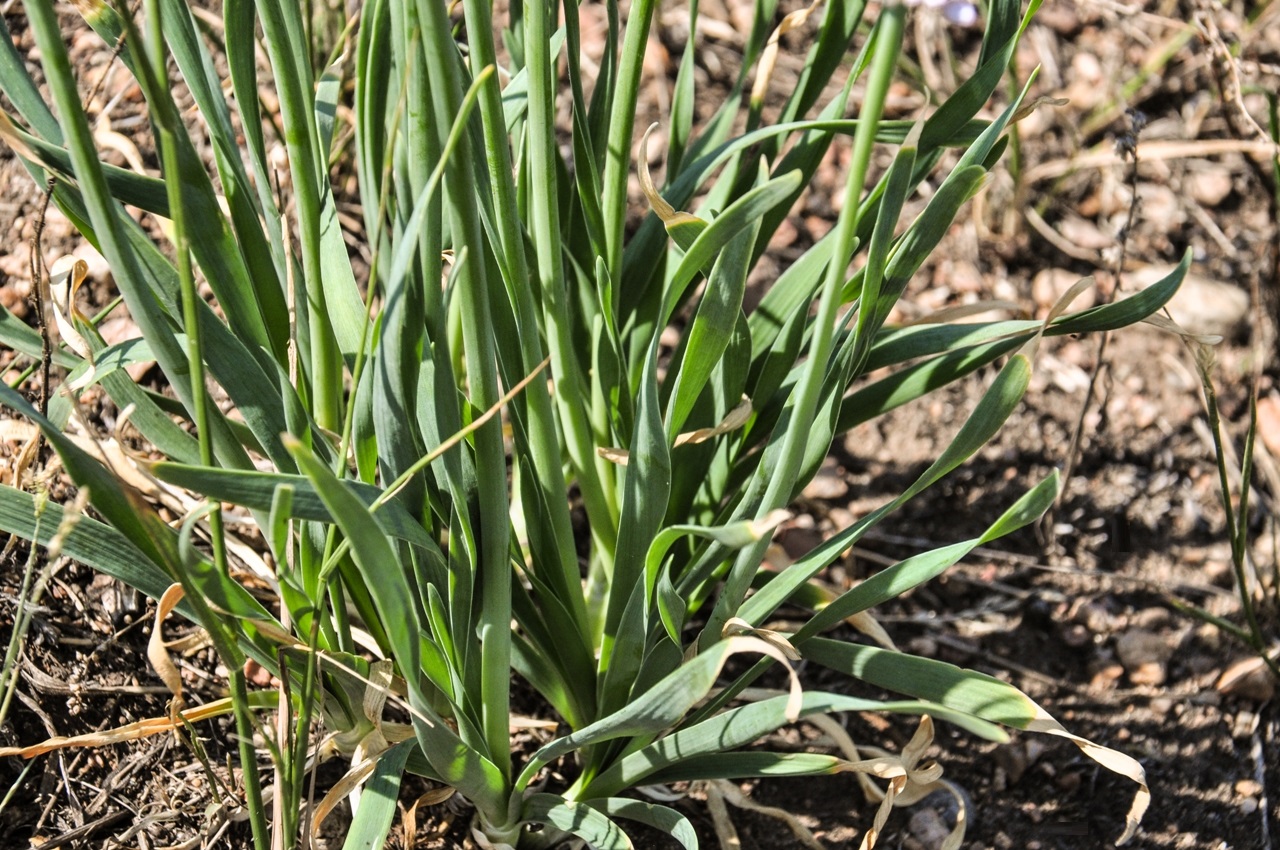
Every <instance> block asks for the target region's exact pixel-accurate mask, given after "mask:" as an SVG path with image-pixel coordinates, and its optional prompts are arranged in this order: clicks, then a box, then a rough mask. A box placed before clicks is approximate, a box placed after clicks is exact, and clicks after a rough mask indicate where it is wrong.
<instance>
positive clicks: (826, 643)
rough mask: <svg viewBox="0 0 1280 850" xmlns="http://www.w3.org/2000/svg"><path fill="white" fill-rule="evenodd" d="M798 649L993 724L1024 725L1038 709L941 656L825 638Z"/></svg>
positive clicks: (995, 681)
mask: <svg viewBox="0 0 1280 850" xmlns="http://www.w3.org/2000/svg"><path fill="white" fill-rule="evenodd" d="M798 649H800V654H801V655H803V656H804V657H805V658H807V659H808V660H810V661H813V662H814V663H816V664H821V665H822V666H824V667H829V668H831V669H832V670H836V671H839V672H841V673H845V674H847V675H850V676H854V677H856V678H858V679H861V680H863V681H864V682H868V683H870V684H872V685H875V686H876V687H880V688H886V689H888V690H891V691H896V692H897V693H900V694H908V695H910V696H913V697H917V698H918V699H925V700H930V701H932V702H937V703H941V704H942V705H945V706H947V707H948V708H951V709H953V710H955V711H960V712H963V713H965V714H971V715H973V716H974V717H979V718H982V719H983V720H987V721H990V722H991V723H1000V724H1002V725H1004V726H1012V727H1014V728H1015V729H1025V728H1027V726H1028V725H1029V724H1030V723H1031V722H1032V721H1033V720H1034V719H1035V718H1036V717H1037V716H1038V714H1039V711H1040V708H1039V706H1037V705H1036V704H1035V703H1034V702H1032V700H1031V699H1030V698H1029V697H1028V696H1027V695H1026V694H1024V693H1022V691H1020V690H1018V689H1017V688H1015V687H1014V686H1013V685H1010V684H1007V683H1005V682H1002V681H1000V680H999V679H996V678H994V677H992V676H988V675H986V674H985V673H979V672H977V671H976V670H968V669H964V668H961V667H956V666H955V665H953V664H946V663H944V662H942V661H934V660H932V659H929V658H920V657H918V656H915V655H908V654H906V653H902V652H894V651H892V650H888V649H880V648H878V647H873V646H860V645H858V644H851V643H844V642H842V641H835V640H828V639H827V638H812V639H810V640H807V641H805V642H804V643H803V644H802V646H800V647H798Z"/></svg>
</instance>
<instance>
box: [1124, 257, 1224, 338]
mask: <svg viewBox="0 0 1280 850" xmlns="http://www.w3.org/2000/svg"><path fill="white" fill-rule="evenodd" d="M1172 270H1173V267H1172V266H1147V267H1146V268H1145V269H1141V270H1139V271H1137V272H1134V273H1133V274H1132V275H1130V276H1129V280H1128V288H1129V289H1145V288H1146V287H1148V286H1150V285H1151V284H1153V283H1155V282H1156V281H1158V280H1160V279H1161V278H1163V277H1165V276H1166V275H1168V274H1169V272H1171V271H1172ZM1169 313H1170V314H1171V315H1172V316H1173V320H1174V321H1175V322H1177V323H1178V324H1179V325H1181V326H1182V327H1183V328H1184V329H1186V330H1188V331H1190V332H1191V333H1195V334H1217V335H1219V336H1222V337H1224V338H1226V339H1233V338H1235V337H1238V336H1239V335H1240V334H1241V333H1242V332H1243V331H1244V329H1245V326H1246V323H1247V320H1248V317H1249V295H1248V293H1246V292H1245V291H1244V290H1243V289H1241V288H1240V287H1238V286H1235V285H1234V284H1230V283H1226V282H1224V281H1220V280H1214V279H1212V278H1208V277H1204V276H1202V275H1198V274H1194V273H1189V274H1188V275H1187V277H1186V279H1185V280H1183V281H1182V286H1181V287H1179V289H1178V292H1177V294H1176V295H1174V296H1173V300H1172V301H1170V302H1169Z"/></svg>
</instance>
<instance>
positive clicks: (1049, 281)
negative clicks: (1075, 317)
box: [1031, 269, 1098, 315]
mask: <svg viewBox="0 0 1280 850" xmlns="http://www.w3.org/2000/svg"><path fill="white" fill-rule="evenodd" d="M1078 280H1080V275H1078V274H1076V273H1075V272H1073V271H1068V270H1067V269H1041V270H1040V271H1039V272H1036V276H1035V278H1033V279H1032V281H1031V298H1032V300H1034V301H1035V302H1036V307H1037V308H1039V310H1041V311H1047V310H1048V309H1049V308H1050V307H1052V306H1053V305H1054V304H1056V303H1057V302H1058V299H1059V298H1061V297H1062V296H1063V294H1065V293H1066V291H1067V290H1068V289H1070V288H1071V287H1073V286H1075V285H1076V281H1078ZM1097 301H1098V290H1097V289H1096V288H1095V287H1092V286H1091V287H1089V288H1088V289H1086V290H1085V291H1084V292H1081V293H1080V294H1079V295H1077V296H1076V300H1075V301H1073V302H1071V309H1072V310H1087V309H1088V308H1090V307H1092V306H1093V305H1094V304H1096V303H1097ZM1040 315H1043V312H1042V313H1041V314H1040Z"/></svg>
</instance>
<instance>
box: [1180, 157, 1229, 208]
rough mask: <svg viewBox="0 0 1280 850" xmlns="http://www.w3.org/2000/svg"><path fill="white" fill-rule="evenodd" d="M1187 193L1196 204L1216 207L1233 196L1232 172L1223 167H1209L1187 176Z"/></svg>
mask: <svg viewBox="0 0 1280 850" xmlns="http://www.w3.org/2000/svg"><path fill="white" fill-rule="evenodd" d="M1186 187H1187V192H1188V193H1189V194H1190V195H1191V197H1192V198H1193V199H1194V200H1195V202H1196V203H1198V204H1200V205H1202V206H1206V207H1216V206H1217V205H1218V204H1220V203H1222V202H1223V201H1224V200H1226V197H1227V196H1228V195H1230V194H1231V188H1232V186H1231V171H1230V169H1228V168H1226V167H1224V166H1221V165H1209V166H1208V167H1206V168H1202V169H1196V170H1195V171H1192V172H1191V173H1190V174H1188V175H1187V179H1186Z"/></svg>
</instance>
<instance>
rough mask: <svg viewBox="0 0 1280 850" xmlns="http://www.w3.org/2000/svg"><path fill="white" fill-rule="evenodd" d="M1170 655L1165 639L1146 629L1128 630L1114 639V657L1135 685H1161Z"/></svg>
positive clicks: (1171, 652)
mask: <svg viewBox="0 0 1280 850" xmlns="http://www.w3.org/2000/svg"><path fill="white" fill-rule="evenodd" d="M1172 654H1173V647H1172V646H1170V645H1169V642H1168V641H1167V640H1165V638H1163V637H1162V636H1160V635H1158V634H1156V633H1155V632H1149V631H1147V630H1146V629H1136V628H1135V629H1129V630H1128V631H1127V632H1125V633H1124V634H1122V635H1120V637H1118V638H1117V639H1116V655H1117V656H1119V658H1120V663H1121V664H1123V665H1124V669H1125V670H1126V671H1127V672H1128V673H1129V680H1130V681H1131V682H1133V683H1134V684H1135V685H1160V684H1163V683H1164V680H1165V677H1166V670H1165V663H1166V662H1167V661H1168V660H1169V657H1170V656H1171V655H1172Z"/></svg>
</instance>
